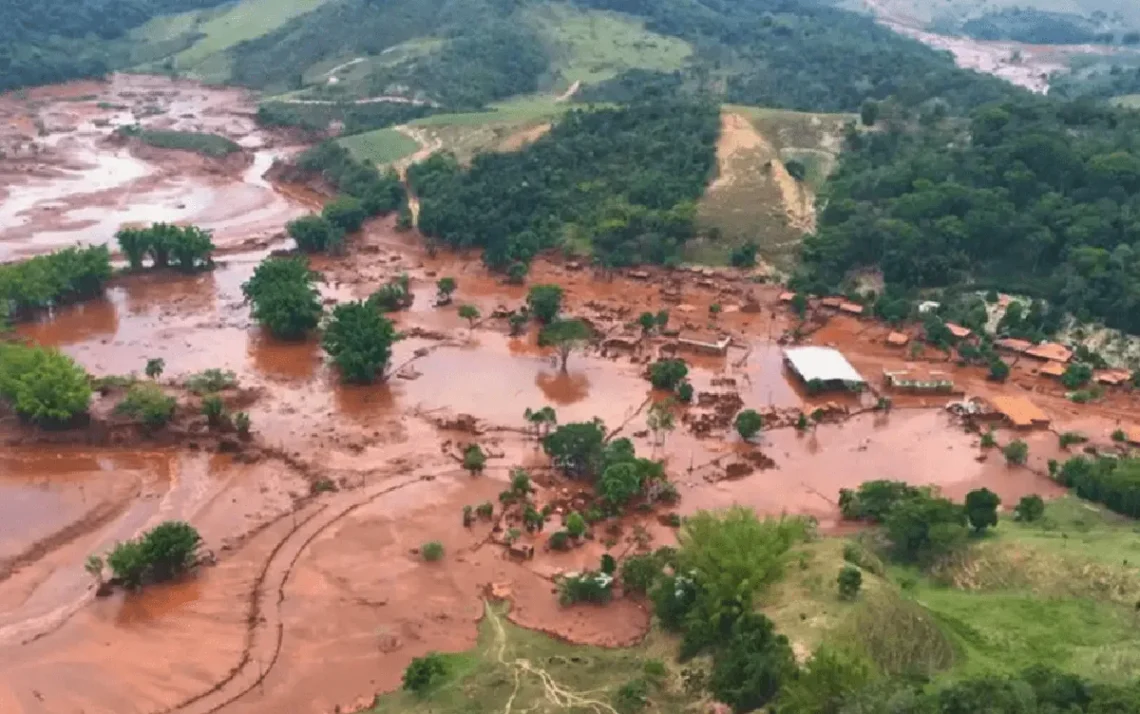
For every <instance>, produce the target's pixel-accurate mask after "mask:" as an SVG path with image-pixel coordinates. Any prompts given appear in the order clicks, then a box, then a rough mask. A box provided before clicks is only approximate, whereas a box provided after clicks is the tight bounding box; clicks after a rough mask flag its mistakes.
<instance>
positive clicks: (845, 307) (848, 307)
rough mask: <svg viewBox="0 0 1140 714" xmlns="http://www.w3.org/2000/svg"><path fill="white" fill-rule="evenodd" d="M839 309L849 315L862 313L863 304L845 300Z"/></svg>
mask: <svg viewBox="0 0 1140 714" xmlns="http://www.w3.org/2000/svg"><path fill="white" fill-rule="evenodd" d="M839 309H840V310H841V311H842V312H845V313H847V314H848V315H862V314H863V306H862V305H860V304H859V303H857V302H843V303H840V305H839Z"/></svg>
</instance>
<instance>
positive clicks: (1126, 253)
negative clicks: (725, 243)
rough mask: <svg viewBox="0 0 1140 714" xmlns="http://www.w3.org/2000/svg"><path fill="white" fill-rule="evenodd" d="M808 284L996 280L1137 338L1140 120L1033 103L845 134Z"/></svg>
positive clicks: (807, 251)
mask: <svg viewBox="0 0 1140 714" xmlns="http://www.w3.org/2000/svg"><path fill="white" fill-rule="evenodd" d="M847 143H848V151H847V152H846V153H845V154H844V155H843V157H842V160H841V162H840V166H839V169H838V171H837V172H836V173H835V175H834V176H833V177H832V180H831V182H830V184H829V186H828V187H827V189H826V196H825V201H826V202H825V204H824V208H823V210H821V211H820V214H819V222H820V228H819V230H818V232H817V233H816V234H815V235H813V236H809V237H808V238H807V240H806V241H805V244H804V252H803V257H804V260H805V266H804V267H805V270H804V272H803V273H802V274H801V276H800V277H799V280H800V282H801V284H804V285H811V284H812V283H815V286H816V287H817V288H819V287H822V286H823V285H834V284H836V283H838V282H840V280H841V279H842V277H843V275H844V274H845V273H846V271H848V270H849V269H851V268H857V267H865V266H878V267H880V268H881V269H882V272H883V275H884V277H885V279H886V281H887V283H888V284H889V285H893V286H897V287H901V288H913V287H919V286H955V285H967V284H975V285H979V286H989V285H992V286H994V287H998V288H1004V289H1006V290H1013V291H1024V292H1026V293H1028V294H1030V295H1033V296H1039V297H1045V298H1049V299H1051V300H1053V301H1055V302H1057V303H1058V304H1060V305H1062V306H1063V307H1065V308H1066V309H1068V310H1070V311H1072V312H1073V313H1075V314H1076V315H1078V316H1079V317H1082V318H1093V317H1095V318H1102V319H1104V320H1105V321H1107V323H1108V324H1110V325H1112V326H1115V327H1120V328H1123V329H1127V330H1130V331H1133V332H1136V331H1140V115H1137V114H1135V113H1133V112H1128V111H1124V110H1118V109H1113V108H1110V107H1106V106H1098V105H1093V104H1090V103H1062V102H1056V101H1049V100H1047V99H1045V98H1025V99H1022V100H1017V101H1008V102H1004V103H1000V104H993V105H988V106H985V107H981V108H979V109H977V110H975V111H974V112H972V113H971V114H970V115H969V117H968V120H957V119H948V120H943V121H942V122H939V123H937V124H934V125H928V126H924V127H910V128H909V130H905V131H904V130H903V127H901V126H888V127H887V128H886V129H885V130H883V131H877V132H870V133H858V132H854V131H852V132H849V134H848V137H847Z"/></svg>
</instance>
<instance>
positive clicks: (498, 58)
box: [233, 0, 1015, 111]
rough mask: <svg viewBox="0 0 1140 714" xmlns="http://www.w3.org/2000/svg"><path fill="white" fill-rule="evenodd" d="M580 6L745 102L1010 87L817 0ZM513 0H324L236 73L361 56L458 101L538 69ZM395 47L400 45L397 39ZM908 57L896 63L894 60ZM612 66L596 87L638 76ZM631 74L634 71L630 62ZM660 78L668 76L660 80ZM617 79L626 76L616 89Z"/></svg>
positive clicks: (955, 99)
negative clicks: (672, 44) (675, 51)
mask: <svg viewBox="0 0 1140 714" xmlns="http://www.w3.org/2000/svg"><path fill="white" fill-rule="evenodd" d="M571 2H572V3H573V4H575V5H578V6H579V7H581V8H583V9H587V10H611V11H617V12H623V13H626V14H629V15H632V16H634V17H638V18H643V19H644V20H645V21H646V23H647V27H648V29H650V30H652V31H654V32H657V33H660V34H663V35H668V36H675V37H680V38H682V39H685V40H687V41H689V42H690V43H692V44H693V45H694V47H695V48H696V50H697V55H696V57H695V59H694V61H693V66H692V67H691V68H690V70H689V71H687V72H686V73H685V76H684V86H685V87H688V88H690V89H693V90H695V91H698V92H712V91H715V92H717V93H720V94H724V95H726V97H727V99H728V100H730V101H733V102H738V103H743V104H757V105H763V106H774V107H784V108H790V109H801V110H815V111H855V110H857V109H858V107H859V106H860V104H861V103H862V102H863V101H864V100H865V99H867V98H874V99H883V98H886V97H888V96H895V97H897V98H898V99H899V100H900V101H904V102H907V103H910V104H918V103H921V102H925V101H928V100H930V99H934V98H940V99H944V100H946V101H947V102H949V103H950V104H952V105H955V106H958V105H961V106H973V105H976V104H979V103H982V102H985V101H992V100H996V99H999V98H1001V97H1003V96H1006V95H1007V94H1009V93H1012V92H1014V91H1015V90H1014V89H1013V88H1011V87H1009V85H1007V84H1005V83H1003V82H1001V81H1000V80H997V79H995V78H992V77H985V76H982V75H978V74H975V73H972V72H964V71H961V70H959V69H957V68H956V67H955V66H954V63H953V61H952V60H951V58H950V57H949V55H946V54H943V53H939V52H935V51H934V50H931V49H930V48H928V47H926V46H924V45H922V44H920V43H918V42H916V41H914V40H911V39H909V38H905V37H902V36H900V35H898V34H896V33H894V32H892V31H890V30H889V29H887V28H884V27H882V26H880V25H878V24H876V23H875V22H874V21H873V20H872V19H871V18H869V17H866V16H863V15H858V14H855V13H851V12H846V11H843V10H839V9H836V8H834V7H831V6H830V5H828V4H826V3H822V2H818V1H817V0H765V1H764V2H753V1H752V0H653V1H652V2H651V1H649V0H571ZM524 7H525V3H523V2H520V0H423V1H418V0H417V1H414V2H413V0H391V1H390V2H386V3H378V2H376V0H334V2H330V3H329V4H327V5H324V6H322V7H320V8H318V9H317V10H315V11H314V12H312V13H310V14H308V15H305V16H303V17H300V18H297V19H295V20H293V21H292V22H290V23H288V24H286V25H285V26H284V27H282V28H280V29H279V30H277V31H276V32H273V33H270V34H268V35H266V36H264V37H261V38H258V39H256V40H251V41H248V42H245V43H242V44H241V45H239V46H238V47H237V48H236V49H235V50H234V52H233V59H234V61H233V68H234V80H235V81H237V82H239V83H242V84H248V85H251V86H255V87H261V88H274V89H285V88H298V87H300V86H301V85H302V74H303V72H304V71H305V70H306V69H307V68H309V67H310V66H312V65H314V64H315V63H317V62H321V61H331V60H334V59H337V58H345V57H351V56H368V57H371V58H373V60H374V61H373V65H374V66H373V69H372V71H371V73H370V76H369V79H368V82H367V85H366V86H364V87H360V88H358V90H357V91H360V92H363V93H367V94H372V95H379V94H387V93H401V94H411V95H414V96H418V97H420V98H424V99H430V100H433V101H436V102H438V103H440V104H444V105H447V106H453V107H456V108H472V107H476V106H479V105H480V104H482V103H485V102H488V101H491V100H494V99H498V98H502V97H506V96H510V95H512V94H519V93H525V92H532V91H534V90H535V89H538V88H539V87H540V86H541V85H542V83H543V82H546V81H548V80H549V79H550V75H549V65H550V61H549V60H550V52H551V48H549V47H545V46H544V45H543V43H542V42H541V41H540V38H539V37H538V35H537V34H536V32H535V30H534V29H533V28H532V27H530V26H529V24H528V22H527V19H526V16H525V14H524V13H523V12H522V11H521V10H522V9H523V8H524ZM427 37H433V38H439V39H440V40H443V42H442V44H441V45H440V46H438V47H435V48H433V49H428V50H425V51H424V52H423V53H422V54H417V53H414V52H413V53H412V56H411V57H404V58H402V59H393V60H392V61H390V62H389V61H386V60H384V59H383V58H384V52H385V51H386V50H389V49H390V48H393V47H395V46H396V45H401V44H402V43H409V42H411V43H412V45H413V46H415V45H416V42H412V41H417V42H418V41H421V40H423V39H424V38H427ZM405 47H407V46H406V45H405ZM900 67H906V68H907V71H906V72H900V71H899V68H900ZM633 72H634V73H635V76H634V77H632V78H631V77H629V76H620V77H618V78H616V79H615V80H612V82H611V83H609V84H612V85H615V86H607V87H605V88H603V89H602V90H601V95H598V96H603V95H607V94H608V95H612V94H613V93H615V92H617V93H621V92H622V91H624V92H625V93H627V94H628V92H629V90H630V89H631V88H632V87H634V86H636V85H635V84H634V82H635V81H636V79H637V78H638V77H639V76H640V77H644V76H645V75H644V73H643V71H641V70H634V71H633ZM638 73H641V74H638ZM671 81H672V80H671ZM623 85H624V88H623Z"/></svg>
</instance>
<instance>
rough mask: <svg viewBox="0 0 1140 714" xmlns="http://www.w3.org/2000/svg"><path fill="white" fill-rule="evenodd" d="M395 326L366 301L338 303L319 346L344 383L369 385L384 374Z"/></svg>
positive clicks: (395, 339)
mask: <svg viewBox="0 0 1140 714" xmlns="http://www.w3.org/2000/svg"><path fill="white" fill-rule="evenodd" d="M399 339H400V335H399V333H398V332H396V326H395V325H393V324H392V321H391V320H389V319H388V318H386V317H384V316H382V315H381V314H380V313H379V312H378V311H377V310H376V308H374V307H372V306H371V305H369V304H368V303H366V302H359V301H358V302H350V303H341V304H340V305H337V306H336V307H335V308H334V309H333V312H332V318H331V319H330V320H329V323H328V325H327V326H326V327H325V334H324V339H323V341H322V343H321V344H322V345H323V346H324V348H325V352H327V353H328V354H329V356H330V357H332V359H333V363H334V364H336V366H337V369H338V370H340V376H341V379H343V380H344V381H346V382H355V383H358V384H370V383H372V382H375V381H377V380H379V379H382V378H383V377H384V369H385V368H386V367H387V366H388V360H389V359H391V357H392V345H393V344H395V342H396V341H397V340H399Z"/></svg>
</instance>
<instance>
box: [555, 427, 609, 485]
mask: <svg viewBox="0 0 1140 714" xmlns="http://www.w3.org/2000/svg"><path fill="white" fill-rule="evenodd" d="M542 449H543V451H545V452H546V455H547V456H549V457H550V460H551V461H552V462H553V464H554V466H555V468H557V469H558V470H560V471H562V472H563V473H564V474H565V475H567V476H569V477H571V478H592V477H595V476H597V475H598V474H599V473H600V472H601V470H602V468H603V466H604V465H605V452H606V427H605V425H604V424H603V423H602V422H601V421H600V420H598V419H594V420H593V421H588V422H574V423H570V424H563V425H562V426H559V427H558V428H557V429H555V430H554V431H552V432H550V433H549V434H547V435H546V436H544V437H543V438H542Z"/></svg>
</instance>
